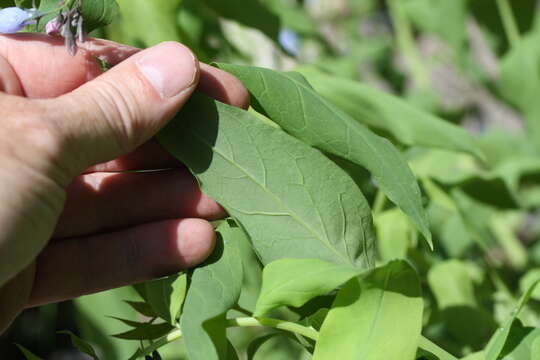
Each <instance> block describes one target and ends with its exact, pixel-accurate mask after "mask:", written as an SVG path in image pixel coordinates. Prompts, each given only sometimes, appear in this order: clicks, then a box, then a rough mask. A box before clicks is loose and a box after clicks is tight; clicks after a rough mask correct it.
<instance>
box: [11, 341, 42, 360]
mask: <svg viewBox="0 0 540 360" xmlns="http://www.w3.org/2000/svg"><path fill="white" fill-rule="evenodd" d="M15 346H17V347H18V348H19V350H20V351H21V352H22V353H23V355H24V357H25V358H26V360H43V359H42V358H40V357H39V356H37V355H34V354H33V353H32V352H31V351H30V350H28V349H27V348H25V347H24V346H22V345H19V344H15Z"/></svg>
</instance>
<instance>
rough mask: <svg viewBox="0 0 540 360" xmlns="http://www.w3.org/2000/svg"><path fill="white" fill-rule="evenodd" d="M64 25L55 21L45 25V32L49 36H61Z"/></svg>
mask: <svg viewBox="0 0 540 360" xmlns="http://www.w3.org/2000/svg"><path fill="white" fill-rule="evenodd" d="M62 25H63V24H62V23H60V22H58V19H53V20H51V21H49V22H48V23H47V25H45V32H46V33H47V35H60V30H61V29H62Z"/></svg>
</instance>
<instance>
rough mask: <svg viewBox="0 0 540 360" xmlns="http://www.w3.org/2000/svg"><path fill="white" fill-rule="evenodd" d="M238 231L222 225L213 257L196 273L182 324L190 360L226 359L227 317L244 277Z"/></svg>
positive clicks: (227, 224) (235, 228)
mask: <svg viewBox="0 0 540 360" xmlns="http://www.w3.org/2000/svg"><path fill="white" fill-rule="evenodd" d="M238 231H242V230H241V229H240V228H238V227H232V226H231V225H229V223H228V222H226V221H225V222H223V223H222V224H221V225H220V226H219V227H218V229H217V234H218V238H217V243H216V248H215V250H214V252H213V254H212V255H211V256H210V258H209V259H208V260H206V262H205V263H204V264H203V265H202V266H201V267H198V268H197V269H195V270H194V271H193V275H192V277H191V284H190V286H189V289H188V293H187V296H186V301H185V304H184V310H183V315H182V318H181V320H180V327H181V329H182V332H183V334H184V339H185V344H186V347H187V352H188V354H189V358H190V359H191V360H199V359H200V360H213V359H226V358H227V352H228V351H229V350H228V348H229V345H228V341H227V338H226V336H225V330H226V319H225V313H226V312H227V311H228V310H229V309H231V308H232V307H233V306H234V305H235V304H236V302H237V301H238V297H239V296H240V290H241V287H242V276H243V275H242V262H241V259H240V254H239V249H238V244H237V243H236V242H235V239H236V237H237V234H236V232H238Z"/></svg>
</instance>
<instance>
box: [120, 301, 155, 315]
mask: <svg viewBox="0 0 540 360" xmlns="http://www.w3.org/2000/svg"><path fill="white" fill-rule="evenodd" d="M125 303H126V304H128V305H129V306H131V307H132V308H133V310H135V311H136V312H138V313H139V314H141V315H144V316H147V317H149V318H154V317H157V316H158V315H157V314H156V312H155V311H154V310H153V309H152V307H150V305H149V304H148V303H145V302H142V301H125Z"/></svg>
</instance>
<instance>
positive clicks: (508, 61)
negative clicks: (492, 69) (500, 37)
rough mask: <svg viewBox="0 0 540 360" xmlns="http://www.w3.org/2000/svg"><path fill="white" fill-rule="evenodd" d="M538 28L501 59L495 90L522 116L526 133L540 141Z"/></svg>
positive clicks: (539, 31) (539, 29)
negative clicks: (539, 118)
mask: <svg viewBox="0 0 540 360" xmlns="http://www.w3.org/2000/svg"><path fill="white" fill-rule="evenodd" d="M539 39H540V28H538V29H536V30H535V31H533V32H531V33H529V34H528V35H527V36H524V37H523V38H522V39H521V41H520V43H519V44H517V46H515V47H514V48H512V49H511V51H510V52H508V54H506V55H505V56H504V57H503V58H502V61H501V65H500V80H499V82H498V84H497V85H498V89H499V91H500V92H501V95H502V96H503V97H504V98H505V99H506V100H508V101H509V102H511V103H512V104H513V105H514V106H516V107H517V108H518V109H519V110H520V111H521V112H522V113H523V116H524V117H525V119H526V121H527V127H528V130H529V135H530V136H531V137H532V138H533V139H534V141H535V142H536V144H539V143H540V121H538V116H539V115H540V106H539V103H538V102H537V101H536V95H537V94H538V92H539V91H540V70H539V68H538V61H540V45H539Z"/></svg>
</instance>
